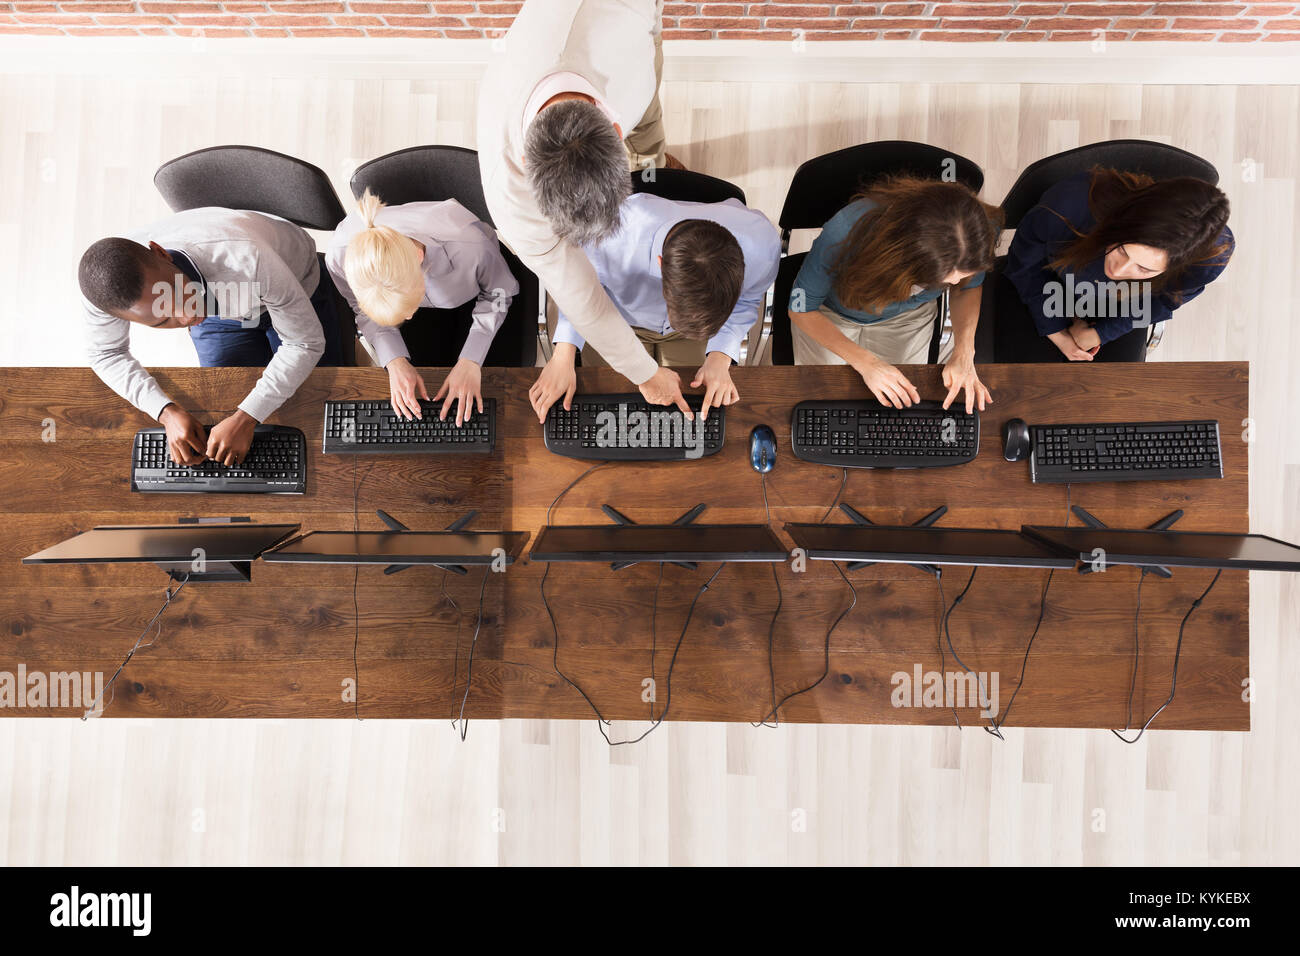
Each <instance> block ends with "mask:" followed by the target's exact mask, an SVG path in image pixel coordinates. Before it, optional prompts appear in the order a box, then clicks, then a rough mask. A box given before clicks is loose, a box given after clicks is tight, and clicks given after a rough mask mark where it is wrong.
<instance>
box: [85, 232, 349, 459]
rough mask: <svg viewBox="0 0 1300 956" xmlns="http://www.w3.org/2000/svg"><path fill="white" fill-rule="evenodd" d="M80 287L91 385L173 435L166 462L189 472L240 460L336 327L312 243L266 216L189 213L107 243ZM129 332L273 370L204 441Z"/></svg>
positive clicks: (205, 357) (89, 263)
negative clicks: (150, 333)
mask: <svg viewBox="0 0 1300 956" xmlns="http://www.w3.org/2000/svg"><path fill="white" fill-rule="evenodd" d="M146 243H147V245H146ZM78 280H79V282H80V285H81V294H82V298H83V300H84V302H83V304H84V306H85V309H86V321H87V323H88V324H89V334H90V348H89V353H90V364H91V367H92V368H93V369H94V370H95V374H97V375H98V376H99V377H100V379H101V380H102V381H103V382H104V383H105V384H106V385H108V387H109V388H111V389H113V391H115V392H117V394H119V395H121V396H122V397H123V398H125V399H126V400H127V401H129V402H130V403H131V404H132V405H134V406H135V407H136V408H138V409H140V411H142V412H144V413H145V414H147V415H150V416H152V417H154V418H156V419H157V420H158V421H159V422H161V423H162V424H163V425H164V426H165V427H166V429H167V445H168V449H169V450H170V452H171V456H172V458H173V459H174V460H175V461H177V462H179V463H181V464H184V465H195V464H199V463H200V462H202V461H203V460H204V459H205V458H210V459H212V460H214V461H218V462H220V463H222V464H225V465H233V464H238V463H239V462H241V461H243V459H244V456H245V455H246V454H247V453H248V448H249V445H251V444H252V441H253V429H254V428H256V426H257V425H258V424H259V423H260V422H264V421H266V419H267V418H268V417H270V415H271V414H272V413H274V412H275V410H276V409H277V408H279V407H280V406H281V405H282V404H283V403H284V402H285V401H286V400H287V399H288V398H289V397H290V396H291V395H293V393H294V392H295V391H296V390H297V388H298V386H299V385H301V384H302V383H303V381H304V380H305V379H306V378H307V376H308V375H309V374H310V373H311V370H312V369H313V368H315V367H316V365H317V363H318V361H320V360H321V359H322V356H325V355H326V351H327V343H328V342H329V339H330V338H331V337H332V336H333V335H334V333H335V331H336V326H337V322H336V320H335V316H334V310H333V304H332V301H331V296H332V294H333V287H332V285H331V284H330V281H329V279H328V278H326V277H322V276H321V272H320V262H319V260H318V259H317V256H316V243H315V242H314V241H313V240H312V238H311V236H309V235H307V233H306V232H305V231H304V230H303V229H301V228H299V227H298V226H295V225H294V224H293V223H291V222H286V221H285V220H283V219H280V218H277V217H275V216H268V215H264V214H262V213H256V212H245V211H240V210H236V209H220V208H216V207H207V208H201V209H189V210H186V211H184V212H178V213H176V214H174V215H172V216H170V217H168V218H167V219H164V220H162V221H161V222H158V223H155V224H154V225H152V226H149V227H147V228H145V229H142V230H140V231H139V232H138V233H135V234H134V235H133V236H132V237H130V238H125V239H123V238H109V239H100V240H99V241H98V242H96V243H94V244H93V245H91V246H90V248H89V249H87V250H86V252H85V254H84V255H83V256H82V257H81V265H80V267H79V269H78ZM132 323H136V324H138V325H147V326H149V327H151V328H155V329H188V330H189V333H190V338H191V340H192V341H193V342H194V346H195V350H196V351H197V352H198V354H199V360H200V364H201V365H204V366H207V367H212V366H252V367H256V366H259V365H264V366H265V367H266V371H265V372H264V373H263V374H262V376H261V378H259V379H258V381H257V384H256V385H255V386H254V387H253V390H252V391H251V392H249V393H248V396H247V397H246V398H245V399H244V400H243V401H242V402H241V403H240V404H239V408H238V409H237V410H236V411H234V412H233V413H231V414H230V415H229V416H228V417H226V418H225V419H224V420H222V421H221V422H219V423H218V424H216V425H214V426H213V427H212V431H211V433H210V434H209V435H207V436H206V437H205V436H204V434H203V426H202V425H200V424H199V423H198V421H196V420H195V419H194V417H193V416H192V415H191V414H190V413H189V412H188V411H187V410H185V409H184V408H182V407H181V406H179V405H177V404H176V403H175V402H173V401H172V400H171V399H170V398H169V397H168V396H167V393H166V392H164V391H163V390H162V389H161V388H160V387H159V385H158V383H157V382H156V381H154V379H153V376H151V375H150V374H149V373H148V372H146V371H145V370H144V368H143V367H141V365H140V363H139V362H138V361H136V360H135V358H134V357H133V356H132V355H131V347H130V338H131V331H130V330H131V324H132ZM336 351H337V348H336Z"/></svg>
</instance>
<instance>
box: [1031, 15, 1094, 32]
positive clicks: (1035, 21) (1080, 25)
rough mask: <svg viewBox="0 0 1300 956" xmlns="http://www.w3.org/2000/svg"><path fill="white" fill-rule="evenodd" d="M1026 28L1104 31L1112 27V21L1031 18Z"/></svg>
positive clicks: (1072, 18)
mask: <svg viewBox="0 0 1300 956" xmlns="http://www.w3.org/2000/svg"><path fill="white" fill-rule="evenodd" d="M1025 26H1026V27H1027V28H1028V29H1030V30H1104V29H1106V27H1108V26H1110V20H1109V19H1101V20H1098V19H1087V18H1084V17H1031V18H1030V19H1029V20H1028V22H1026V23H1025Z"/></svg>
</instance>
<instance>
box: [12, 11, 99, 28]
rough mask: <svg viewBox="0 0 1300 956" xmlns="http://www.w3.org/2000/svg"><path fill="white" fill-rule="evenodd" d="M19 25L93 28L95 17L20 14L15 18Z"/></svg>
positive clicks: (68, 14) (65, 14)
mask: <svg viewBox="0 0 1300 956" xmlns="http://www.w3.org/2000/svg"><path fill="white" fill-rule="evenodd" d="M14 19H15V20H17V21H18V22H19V23H32V24H50V25H51V26H61V27H93V26H94V25H95V18H94V17H79V16H77V15H76V14H72V13H20V14H18V15H17V16H15V17H14Z"/></svg>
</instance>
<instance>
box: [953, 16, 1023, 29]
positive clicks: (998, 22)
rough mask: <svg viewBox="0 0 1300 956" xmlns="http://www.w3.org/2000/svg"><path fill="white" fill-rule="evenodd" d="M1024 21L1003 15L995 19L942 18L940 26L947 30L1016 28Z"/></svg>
mask: <svg viewBox="0 0 1300 956" xmlns="http://www.w3.org/2000/svg"><path fill="white" fill-rule="evenodd" d="M1022 22H1023V21H1021V20H1017V19H1015V18H1013V17H1003V18H1001V19H995V20H947V19H945V20H940V21H939V26H940V27H942V28H943V29H945V30H998V31H999V32H1004V31H1006V30H1015V29H1018V28H1019V27H1020V24H1021V23H1022Z"/></svg>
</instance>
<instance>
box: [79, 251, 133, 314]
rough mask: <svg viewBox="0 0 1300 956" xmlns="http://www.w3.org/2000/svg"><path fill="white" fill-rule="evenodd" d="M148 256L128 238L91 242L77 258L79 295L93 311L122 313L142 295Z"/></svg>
mask: <svg viewBox="0 0 1300 956" xmlns="http://www.w3.org/2000/svg"><path fill="white" fill-rule="evenodd" d="M149 259H150V253H149V249H148V247H146V246H142V245H140V243H138V242H132V241H131V240H130V239H119V238H109V239H100V240H99V241H98V242H96V243H93V244H92V245H91V247H90V248H89V249H87V250H86V251H85V253H84V254H82V256H81V265H80V266H78V268H77V282H78V283H79V284H80V285H81V294H82V295H84V296H85V297H86V300H87V301H88V302H89V303H90V304H91V305H93V306H94V307H95V308H97V309H101V310H103V311H105V312H124V311H126V310H127V309H129V308H131V306H133V305H135V303H136V302H138V301H139V299H140V295H141V294H142V293H143V292H144V273H145V268H146V267H147V266H148V265H149Z"/></svg>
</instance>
